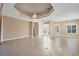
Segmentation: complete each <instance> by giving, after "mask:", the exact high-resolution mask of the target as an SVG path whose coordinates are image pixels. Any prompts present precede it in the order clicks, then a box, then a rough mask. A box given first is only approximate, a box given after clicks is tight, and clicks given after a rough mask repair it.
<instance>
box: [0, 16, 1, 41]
mask: <svg viewBox="0 0 79 59" xmlns="http://www.w3.org/2000/svg"><path fill="white" fill-rule="evenodd" d="M0 42H1V17H0Z"/></svg>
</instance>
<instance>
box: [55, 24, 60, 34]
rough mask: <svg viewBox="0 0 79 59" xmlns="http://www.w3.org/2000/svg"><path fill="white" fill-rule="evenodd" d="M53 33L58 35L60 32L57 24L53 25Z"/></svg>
mask: <svg viewBox="0 0 79 59" xmlns="http://www.w3.org/2000/svg"><path fill="white" fill-rule="evenodd" d="M54 32H55V33H59V32H60V28H59V24H55V26H54Z"/></svg>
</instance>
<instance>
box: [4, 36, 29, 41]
mask: <svg viewBox="0 0 79 59" xmlns="http://www.w3.org/2000/svg"><path fill="white" fill-rule="evenodd" d="M26 37H30V36H29V35H26V36H22V37H15V38H9V39H4V40H3V41H9V40H15V39H21V38H26Z"/></svg>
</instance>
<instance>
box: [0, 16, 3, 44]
mask: <svg viewBox="0 0 79 59" xmlns="http://www.w3.org/2000/svg"><path fill="white" fill-rule="evenodd" d="M2 42H3V17H2V18H1V41H0V43H2Z"/></svg>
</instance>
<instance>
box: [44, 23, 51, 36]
mask: <svg viewBox="0 0 79 59" xmlns="http://www.w3.org/2000/svg"><path fill="white" fill-rule="evenodd" d="M49 34H50V33H49V23H45V24H43V35H45V36H47V35H49Z"/></svg>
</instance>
